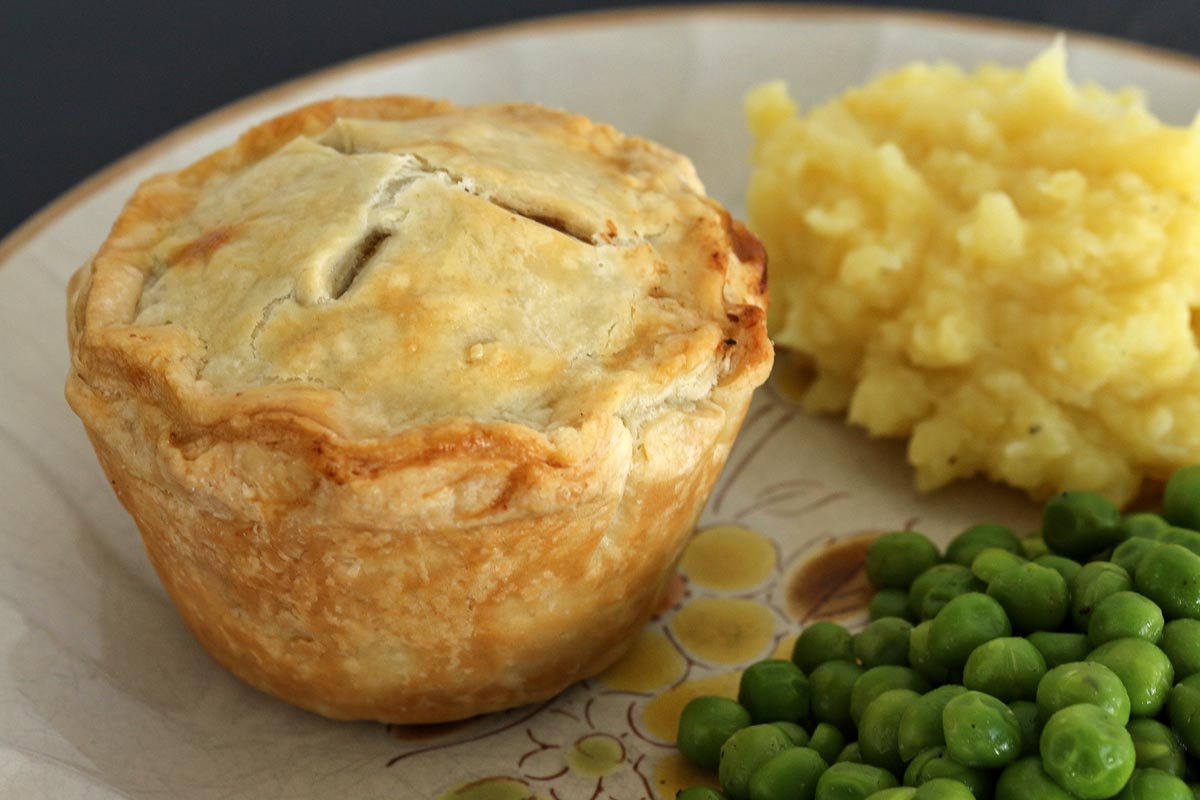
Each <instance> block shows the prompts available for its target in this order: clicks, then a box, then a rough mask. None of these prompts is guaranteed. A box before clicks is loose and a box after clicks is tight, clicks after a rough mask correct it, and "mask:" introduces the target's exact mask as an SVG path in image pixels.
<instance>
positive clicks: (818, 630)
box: [792, 622, 854, 675]
mask: <svg viewBox="0 0 1200 800" xmlns="http://www.w3.org/2000/svg"><path fill="white" fill-rule="evenodd" d="M853 660H854V637H853V636H851V635H850V631H848V630H846V629H845V628H843V627H842V626H841V625H838V624H837V623H836V622H814V623H813V624H811V625H809V626H808V627H806V628H805V629H804V630H802V631H800V635H799V636H798V637H797V638H796V644H795V646H793V647H792V663H793V664H795V665H796V666H797V667H799V668H800V669H802V670H803V671H804V674H805V675H812V673H813V670H815V669H816V668H817V667H819V666H821V665H822V664H824V663H825V662H827V661H853Z"/></svg>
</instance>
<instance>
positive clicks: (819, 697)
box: [808, 661, 866, 732]
mask: <svg viewBox="0 0 1200 800" xmlns="http://www.w3.org/2000/svg"><path fill="white" fill-rule="evenodd" d="M865 672H866V670H864V669H863V668H862V667H860V666H858V665H857V664H852V663H850V662H849V661H826V662H825V663H824V664H822V665H821V666H819V667H817V668H816V669H814V670H813V671H812V674H811V675H810V676H809V678H808V687H809V690H810V697H811V710H812V716H813V719H815V720H817V721H818V722H827V723H829V724H830V725H835V726H837V727H838V728H839V729H841V730H842V731H843V732H850V731H852V730H853V729H854V719H853V717H851V716H850V700H851V696H852V692H853V690H854V686H855V685H856V684H857V683H858V679H859V678H860V677H862V675H863V673H865Z"/></svg>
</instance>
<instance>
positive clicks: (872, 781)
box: [816, 761, 897, 800]
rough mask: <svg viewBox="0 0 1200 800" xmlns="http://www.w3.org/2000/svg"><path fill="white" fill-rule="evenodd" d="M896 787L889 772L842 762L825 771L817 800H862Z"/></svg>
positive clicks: (865, 765) (818, 782)
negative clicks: (872, 794) (873, 793)
mask: <svg viewBox="0 0 1200 800" xmlns="http://www.w3.org/2000/svg"><path fill="white" fill-rule="evenodd" d="M896 785H897V782H896V779H895V777H893V776H892V773H890V772H888V771H887V770H883V769H880V768H879V767H872V766H871V765H870V764H854V763H852V762H849V761H841V762H839V763H837V764H834V765H833V766H832V767H830V768H829V769H827V770H825V772H824V774H822V775H821V779H820V780H818V781H817V796H816V800H862V799H863V798H865V797H867V796H868V795H870V794H871V793H872V792H878V791H880V790H882V789H890V788H892V787H894V786H896Z"/></svg>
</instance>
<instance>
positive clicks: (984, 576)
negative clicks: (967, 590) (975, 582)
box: [971, 547, 1029, 583]
mask: <svg viewBox="0 0 1200 800" xmlns="http://www.w3.org/2000/svg"><path fill="white" fill-rule="evenodd" d="M1028 563H1029V560H1028V559H1026V558H1023V557H1021V556H1019V555H1017V554H1016V553H1010V552H1009V551H1008V550H1004V549H1002V548H999V547H988V548H985V549H983V550H980V551H979V555H977V556H975V560H974V561H972V562H971V574H972V575H974V576H975V577H976V578H979V580H981V581H983V582H984V583H991V582H992V580H993V579H994V578H995V577H996V576H997V575H999V574H1000V573H1001V572H1004V571H1005V570H1010V569H1012V568H1013V567H1019V566H1021V565H1022V564H1028Z"/></svg>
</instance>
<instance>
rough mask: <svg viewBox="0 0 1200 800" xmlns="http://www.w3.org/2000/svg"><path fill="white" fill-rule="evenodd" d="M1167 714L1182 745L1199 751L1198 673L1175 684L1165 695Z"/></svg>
mask: <svg viewBox="0 0 1200 800" xmlns="http://www.w3.org/2000/svg"><path fill="white" fill-rule="evenodd" d="M1167 716H1168V717H1169V718H1170V720H1171V729H1172V730H1174V731H1175V733H1177V734H1179V741H1181V742H1183V746H1184V747H1186V748H1187V749H1188V751H1189V752H1192V753H1195V752H1197V751H1200V673H1196V674H1195V675H1190V676H1188V677H1186V678H1184V679H1183V680H1181V681H1180V682H1179V683H1177V684H1175V688H1174V689H1172V690H1171V694H1170V695H1168V697H1167Z"/></svg>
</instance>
